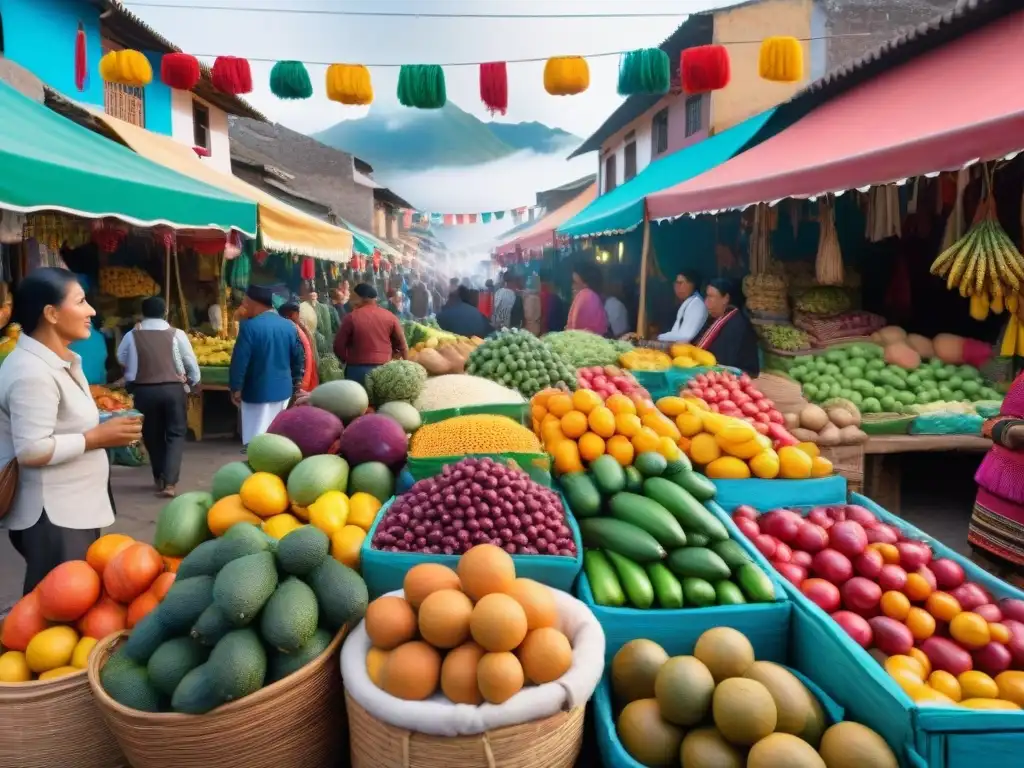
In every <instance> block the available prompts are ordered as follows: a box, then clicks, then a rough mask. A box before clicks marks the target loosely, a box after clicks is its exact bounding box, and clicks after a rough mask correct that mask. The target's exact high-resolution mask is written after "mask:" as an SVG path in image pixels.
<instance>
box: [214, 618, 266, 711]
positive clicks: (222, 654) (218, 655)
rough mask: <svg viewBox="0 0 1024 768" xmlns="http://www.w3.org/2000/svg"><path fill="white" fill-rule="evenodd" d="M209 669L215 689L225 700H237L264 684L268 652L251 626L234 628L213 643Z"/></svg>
mask: <svg viewBox="0 0 1024 768" xmlns="http://www.w3.org/2000/svg"><path fill="white" fill-rule="evenodd" d="M206 669H207V674H208V675H209V676H210V684H211V685H212V687H213V690H214V692H215V693H216V694H217V695H218V696H220V697H221V698H222V699H223V700H224V701H236V700H238V699H240V698H242V697H243V696H248V695H249V694H250V693H255V692H256V691H258V690H259V689H260V688H262V687H263V681H264V679H265V678H266V675H267V652H266V651H265V650H264V649H263V643H262V642H260V638H259V635H257V634H256V633H255V632H253V631H252V630H251V629H234V630H232V631H231V632H228V633H227V634H226V635H224V637H222V638H221V639H220V642H218V643H217V645H215V646H214V648H213V651H212V652H211V653H210V659H209V661H207V663H206Z"/></svg>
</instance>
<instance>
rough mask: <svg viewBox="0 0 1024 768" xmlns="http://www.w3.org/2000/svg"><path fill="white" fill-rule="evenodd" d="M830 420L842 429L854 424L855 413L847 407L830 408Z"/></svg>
mask: <svg viewBox="0 0 1024 768" xmlns="http://www.w3.org/2000/svg"><path fill="white" fill-rule="evenodd" d="M828 420H829V421H831V422H832V423H833V424H835V425H836V426H837V427H839V428H840V429H842V428H843V427H849V426H853V414H852V413H850V412H849V411H848V410H846V409H845V408H829V409H828Z"/></svg>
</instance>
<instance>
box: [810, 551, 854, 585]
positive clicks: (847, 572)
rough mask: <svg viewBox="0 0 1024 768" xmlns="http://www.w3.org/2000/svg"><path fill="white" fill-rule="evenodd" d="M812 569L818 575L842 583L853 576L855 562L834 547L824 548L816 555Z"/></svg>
mask: <svg viewBox="0 0 1024 768" xmlns="http://www.w3.org/2000/svg"><path fill="white" fill-rule="evenodd" d="M811 569H812V570H813V571H814V574H815V575H816V576H820V577H821V578H823V579H828V580H829V581H831V582H832V583H833V584H842V583H843V582H844V581H846V580H847V579H848V578H850V577H851V576H853V564H852V563H850V559H849V558H848V557H847V556H846V555H844V554H843V553H842V552H839V551H837V550H834V549H823V550H821V552H819V553H818V554H816V555H815V556H814V560H813V562H812V564H811Z"/></svg>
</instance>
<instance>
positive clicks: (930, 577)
mask: <svg viewBox="0 0 1024 768" xmlns="http://www.w3.org/2000/svg"><path fill="white" fill-rule="evenodd" d="M914 573H916V574H917V575H918V576H920V577H921V578H923V579H924V580H925V581H927V582H928V586H929V587H931V588H932V592H934V591H935V590H937V589H938V588H939V585H938V582H937V581H936V580H935V574H934V573H932V569H931V568H929V567H928V566H927V565H922V566H921V567H920V568H918V569H917V570H916V571H914Z"/></svg>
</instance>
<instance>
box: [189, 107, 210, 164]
mask: <svg viewBox="0 0 1024 768" xmlns="http://www.w3.org/2000/svg"><path fill="white" fill-rule="evenodd" d="M192 142H193V145H194V146H196V147H202V148H203V149H205V150H206V151H208V152H209V151H210V150H211V149H213V147H211V146H210V108H209V107H207V106H206V105H205V104H200V103H199V102H198V101H196V100H195V99H193V100H192Z"/></svg>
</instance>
